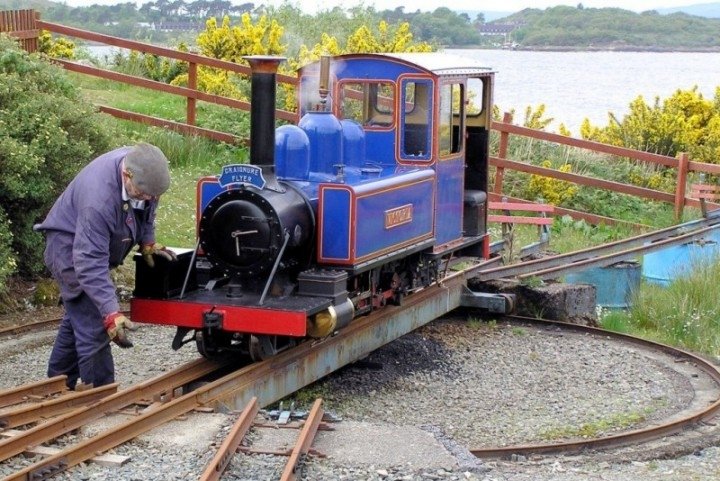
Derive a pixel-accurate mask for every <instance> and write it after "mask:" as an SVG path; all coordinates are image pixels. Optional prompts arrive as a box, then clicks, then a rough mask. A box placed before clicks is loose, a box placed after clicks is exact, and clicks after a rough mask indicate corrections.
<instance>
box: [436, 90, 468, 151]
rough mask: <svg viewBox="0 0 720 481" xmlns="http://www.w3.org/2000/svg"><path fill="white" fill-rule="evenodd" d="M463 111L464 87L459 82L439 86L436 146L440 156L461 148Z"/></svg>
mask: <svg viewBox="0 0 720 481" xmlns="http://www.w3.org/2000/svg"><path fill="white" fill-rule="evenodd" d="M464 112H465V89H464V88H463V85H462V84H460V83H446V84H443V85H441V86H440V118H439V131H438V148H439V153H440V156H441V157H443V156H448V155H451V154H456V153H458V152H460V151H461V150H462V142H463V138H464V135H460V134H461V132H462V131H463V125H462V119H463V116H464Z"/></svg>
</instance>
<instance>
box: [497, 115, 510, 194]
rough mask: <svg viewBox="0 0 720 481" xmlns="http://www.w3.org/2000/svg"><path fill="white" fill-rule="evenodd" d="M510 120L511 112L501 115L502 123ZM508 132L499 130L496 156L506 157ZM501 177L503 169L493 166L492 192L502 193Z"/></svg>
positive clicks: (503, 174)
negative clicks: (493, 182) (493, 185)
mask: <svg viewBox="0 0 720 481" xmlns="http://www.w3.org/2000/svg"><path fill="white" fill-rule="evenodd" d="M511 122H512V114H511V113H510V112H505V114H504V115H503V123H505V124H509V123H511ZM509 139H510V134H509V133H507V132H502V131H501V132H500V145H499V146H498V157H499V158H501V159H507V149H508V141H509ZM503 177H505V169H504V168H503V167H496V168H495V188H494V189H493V192H495V193H496V194H502V184H503Z"/></svg>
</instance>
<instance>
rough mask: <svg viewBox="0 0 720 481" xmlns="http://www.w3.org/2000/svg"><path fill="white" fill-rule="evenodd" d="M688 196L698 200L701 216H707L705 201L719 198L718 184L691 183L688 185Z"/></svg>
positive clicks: (713, 200)
mask: <svg viewBox="0 0 720 481" xmlns="http://www.w3.org/2000/svg"><path fill="white" fill-rule="evenodd" d="M690 197H692V198H693V199H698V200H699V201H700V210H701V211H702V215H703V217H707V214H708V212H707V204H706V203H705V201H707V200H709V201H712V202H715V201H717V200H720V185H713V184H692V185H691V186H690Z"/></svg>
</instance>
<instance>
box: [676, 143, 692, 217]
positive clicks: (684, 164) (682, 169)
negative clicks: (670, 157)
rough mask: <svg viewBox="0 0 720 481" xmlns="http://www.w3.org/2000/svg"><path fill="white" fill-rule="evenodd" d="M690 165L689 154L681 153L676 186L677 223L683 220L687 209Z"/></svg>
mask: <svg viewBox="0 0 720 481" xmlns="http://www.w3.org/2000/svg"><path fill="white" fill-rule="evenodd" d="M689 163H690V159H689V156H688V154H687V152H681V153H680V155H679V156H678V173H677V185H676V186H675V221H676V222H677V221H679V220H680V219H682V215H683V208H684V207H685V189H686V184H687V174H688V164H689Z"/></svg>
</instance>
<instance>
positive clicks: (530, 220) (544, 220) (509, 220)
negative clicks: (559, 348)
mask: <svg viewBox="0 0 720 481" xmlns="http://www.w3.org/2000/svg"><path fill="white" fill-rule="evenodd" d="M488 222H502V223H503V224H536V225H552V223H553V218H552V217H526V216H522V215H489V216H488Z"/></svg>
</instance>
